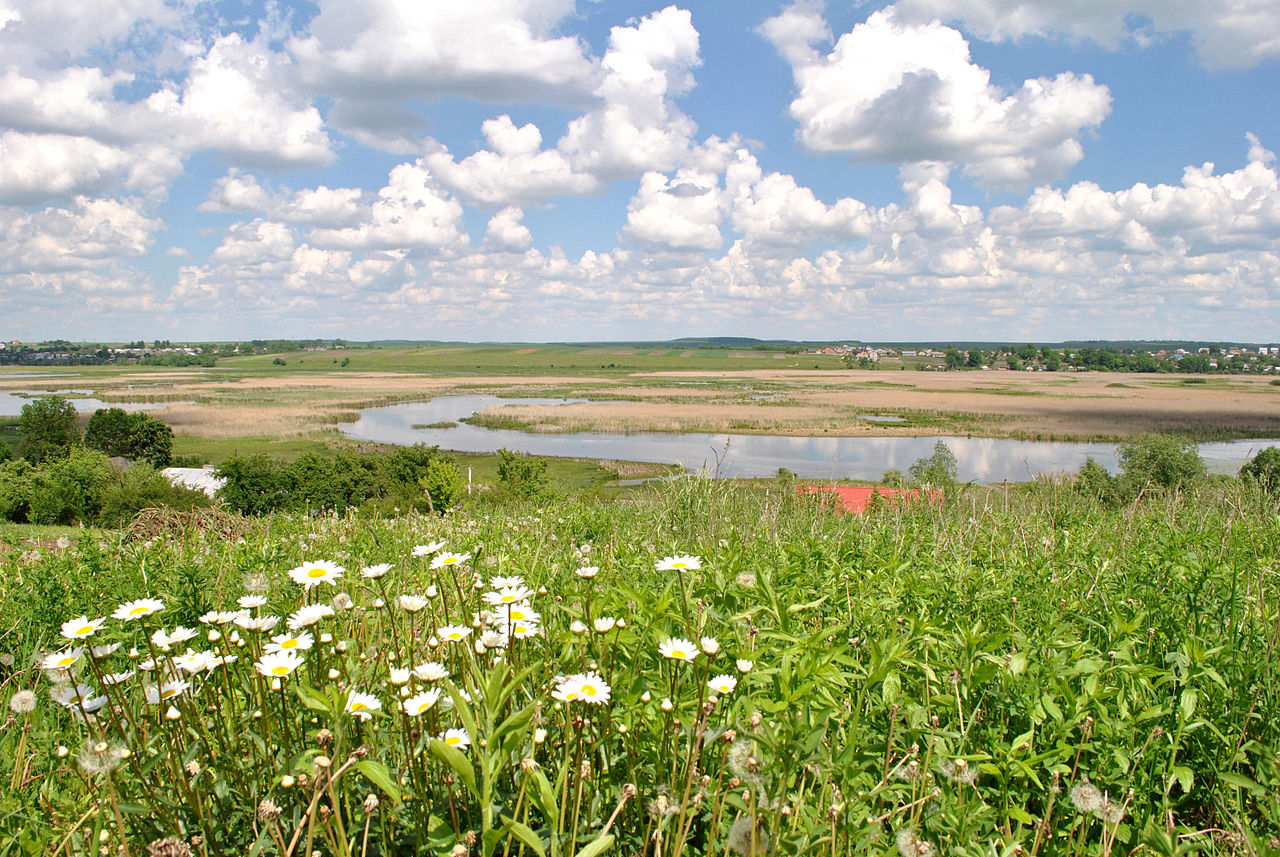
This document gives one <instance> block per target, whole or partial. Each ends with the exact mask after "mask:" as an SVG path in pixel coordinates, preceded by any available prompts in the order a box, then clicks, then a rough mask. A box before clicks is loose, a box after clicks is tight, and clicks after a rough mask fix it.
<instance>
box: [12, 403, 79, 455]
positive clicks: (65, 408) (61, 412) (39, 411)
mask: <svg viewBox="0 0 1280 857" xmlns="http://www.w3.org/2000/svg"><path fill="white" fill-rule="evenodd" d="M18 431H19V432H20V433H21V435H22V441H21V442H20V443H19V445H18V454H19V455H21V456H22V457H23V458H25V459H27V460H28V461H31V462H34V463H36V464H39V463H40V462H42V461H45V460H47V459H52V458H62V457H64V456H65V455H66V454H67V453H68V451H70V449H71V447H72V445H73V444H75V443H76V442H78V441H79V440H80V428H79V427H78V426H77V425H76V407H75V405H73V404H71V403H70V402H68V401H67V400H66V399H59V398H58V397H56V396H51V397H49V398H47V399H36V400H35V401H34V402H31V403H30V404H26V405H23V406H22V416H21V417H19V419H18Z"/></svg>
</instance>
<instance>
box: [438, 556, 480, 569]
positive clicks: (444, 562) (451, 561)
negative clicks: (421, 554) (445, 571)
mask: <svg viewBox="0 0 1280 857" xmlns="http://www.w3.org/2000/svg"><path fill="white" fill-rule="evenodd" d="M469 559H471V554H469V553H442V554H438V555H436V556H435V557H434V558H433V559H432V560H431V568H432V569H441V568H447V567H448V566H451V565H461V564H463V563H464V562H466V561H467V560H469Z"/></svg>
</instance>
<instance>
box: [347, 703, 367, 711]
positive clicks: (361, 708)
mask: <svg viewBox="0 0 1280 857" xmlns="http://www.w3.org/2000/svg"><path fill="white" fill-rule="evenodd" d="M351 710H352V711H368V710H369V706H367V705H365V704H364V703H363V702H353V703H351Z"/></svg>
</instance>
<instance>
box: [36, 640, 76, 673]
mask: <svg viewBox="0 0 1280 857" xmlns="http://www.w3.org/2000/svg"><path fill="white" fill-rule="evenodd" d="M82 654H84V647H83V646H80V647H77V648H74V649H68V650H67V651H65V652H54V653H53V654H51V655H45V656H44V660H42V661H41V662H40V668H41V669H42V670H69V669H71V667H72V666H73V665H74V664H75V662H76V661H78V660H80V656H81V655H82Z"/></svg>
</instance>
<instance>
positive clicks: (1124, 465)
mask: <svg viewBox="0 0 1280 857" xmlns="http://www.w3.org/2000/svg"><path fill="white" fill-rule="evenodd" d="M1116 455H1117V457H1118V458H1119V459H1120V473H1121V478H1122V479H1123V480H1124V481H1125V482H1126V483H1127V484H1128V487H1129V489H1130V491H1133V492H1135V493H1136V491H1137V490H1140V489H1142V488H1143V487H1146V486H1154V487H1159V488H1181V487H1185V486H1187V485H1189V484H1191V483H1192V482H1194V481H1196V480H1197V479H1200V478H1201V477H1203V476H1204V475H1205V466H1204V459H1202V458H1201V457H1200V450H1199V448H1198V447H1197V446H1196V442H1195V441H1193V440H1190V439H1189V438H1185V437H1177V436H1176V435H1170V434H1143V435H1139V436H1138V437H1135V438H1134V439H1133V440H1130V441H1126V442H1125V443H1122V444H1120V445H1119V446H1117V447H1116Z"/></svg>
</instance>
